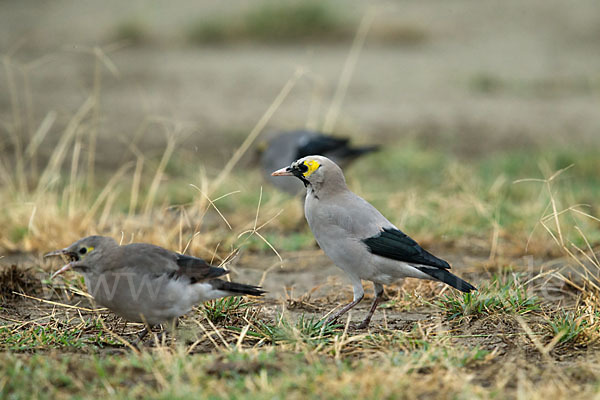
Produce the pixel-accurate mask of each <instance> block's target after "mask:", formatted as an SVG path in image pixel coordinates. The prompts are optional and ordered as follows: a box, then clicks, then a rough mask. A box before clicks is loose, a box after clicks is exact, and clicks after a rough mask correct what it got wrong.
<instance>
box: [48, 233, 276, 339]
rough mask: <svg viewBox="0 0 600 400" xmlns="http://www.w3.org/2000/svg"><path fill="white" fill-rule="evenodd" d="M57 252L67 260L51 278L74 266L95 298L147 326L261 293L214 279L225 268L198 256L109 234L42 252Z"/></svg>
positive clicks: (115, 311) (121, 314) (120, 314)
mask: <svg viewBox="0 0 600 400" xmlns="http://www.w3.org/2000/svg"><path fill="white" fill-rule="evenodd" d="M62 255H64V256H67V257H68V258H69V259H70V262H69V263H68V264H67V265H65V266H64V267H62V268H61V269H59V270H58V271H56V272H55V273H54V274H53V275H52V278H55V277H56V276H57V275H59V274H62V273H63V272H65V271H67V270H70V269H72V270H74V271H77V272H80V273H81V274H83V276H84V278H85V284H86V286H87V290H88V292H89V293H90V294H91V295H92V296H93V297H94V300H95V301H96V302H97V303H98V304H100V305H101V306H104V307H106V308H108V309H110V310H111V311H113V312H114V313H115V314H117V315H119V316H121V317H123V318H124V319H126V320H128V321H132V322H143V323H146V324H148V325H150V326H154V325H159V324H162V323H165V322H174V321H176V319H177V317H180V316H182V315H183V314H186V313H187V312H189V311H190V310H191V308H192V306H194V305H195V304H198V303H201V302H204V301H208V300H212V299H218V298H220V297H226V296H239V295H252V296H260V295H262V294H263V293H264V291H262V290H261V289H260V288H259V287H258V286H251V285H244V284H241V283H234V282H227V281H224V280H220V279H217V278H218V277H220V276H223V275H225V274H227V273H229V271H227V270H225V269H223V268H218V267H213V266H211V265H209V264H207V263H206V262H205V261H204V260H202V259H200V258H196V257H191V256H187V255H184V254H179V253H175V252H172V251H169V250H166V249H163V248H162V247H159V246H155V245H152V244H147V243H132V244H128V245H123V246H120V245H119V244H118V243H117V242H116V241H115V240H114V239H112V238H110V237H105V236H88V237H86V238H83V239H80V240H78V241H77V242H75V243H73V244H72V245H70V246H69V247H66V248H64V249H61V250H56V251H53V252H51V253H48V254H46V255H45V256H44V257H49V256H62ZM146 333H147V330H144V331H142V334H141V336H140V339H139V340H141V339H142V338H143V336H144V335H145V334H146Z"/></svg>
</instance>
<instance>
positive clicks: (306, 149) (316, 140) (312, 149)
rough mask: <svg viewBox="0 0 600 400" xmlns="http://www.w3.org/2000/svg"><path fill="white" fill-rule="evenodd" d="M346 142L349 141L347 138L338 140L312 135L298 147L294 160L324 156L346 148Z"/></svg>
mask: <svg viewBox="0 0 600 400" xmlns="http://www.w3.org/2000/svg"><path fill="white" fill-rule="evenodd" d="M348 141H349V139H347V138H338V137H333V136H326V135H321V134H315V135H312V136H311V137H310V139H309V140H308V141H307V142H306V143H304V144H303V145H302V146H299V147H298V152H297V153H296V159H299V158H302V157H306V156H311V155H315V154H316V155H324V154H325V153H328V152H331V151H334V150H338V149H340V148H343V147H347V146H348Z"/></svg>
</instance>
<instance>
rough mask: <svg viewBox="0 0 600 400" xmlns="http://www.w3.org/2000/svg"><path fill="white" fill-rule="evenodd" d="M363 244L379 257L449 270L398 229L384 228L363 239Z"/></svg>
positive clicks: (448, 266)
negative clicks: (376, 233)
mask: <svg viewBox="0 0 600 400" xmlns="http://www.w3.org/2000/svg"><path fill="white" fill-rule="evenodd" d="M363 242H364V243H365V244H366V245H367V247H368V248H369V251H370V252H371V253H373V254H376V255H378V256H381V257H386V258H391V259H393V260H398V261H404V262H406V263H409V264H420V265H428V266H431V267H436V268H442V269H449V268H450V265H449V264H448V263H447V262H446V261H444V260H442V259H440V258H437V257H436V256H434V255H433V254H431V253H429V252H428V251H427V250H425V249H424V248H422V247H421V246H419V244H418V243H417V242H415V241H414V240H413V239H411V238H410V237H409V236H408V235H407V234H405V233H404V232H402V231H401V230H399V229H393V228H385V229H384V230H383V231H382V232H381V233H379V234H378V235H376V236H372V237H370V238H367V239H363Z"/></svg>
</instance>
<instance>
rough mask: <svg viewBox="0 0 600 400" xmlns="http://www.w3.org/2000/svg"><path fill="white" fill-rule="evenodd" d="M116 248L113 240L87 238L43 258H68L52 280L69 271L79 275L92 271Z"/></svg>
mask: <svg viewBox="0 0 600 400" xmlns="http://www.w3.org/2000/svg"><path fill="white" fill-rule="evenodd" d="M118 246H119V245H118V244H117V242H115V240H114V239H113V238H110V237H106V236H88V237H85V238H83V239H79V240H78V241H76V242H75V243H73V244H72V245H70V246H69V247H65V248H64V249H60V250H55V251H52V252H50V253H48V254H45V255H44V257H52V256H66V258H68V260H69V263H68V264H67V265H65V266H64V267H62V268H61V269H59V270H58V271H56V272H55V273H54V274H53V275H52V278H55V277H56V276H57V275H60V274H62V273H63V272H65V271H68V270H70V269H72V270H74V271H78V272H81V273H86V272H92V271H94V270H95V269H97V268H99V267H100V265H102V264H101V263H99V261H100V260H101V259H102V257H103V256H104V255H106V252H107V251H109V250H110V249H111V248H114V247H118Z"/></svg>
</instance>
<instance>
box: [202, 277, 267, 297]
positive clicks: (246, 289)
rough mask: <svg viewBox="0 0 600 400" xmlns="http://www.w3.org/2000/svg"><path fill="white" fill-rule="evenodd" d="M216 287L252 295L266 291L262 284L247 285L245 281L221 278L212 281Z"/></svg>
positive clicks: (258, 294)
mask: <svg viewBox="0 0 600 400" xmlns="http://www.w3.org/2000/svg"><path fill="white" fill-rule="evenodd" d="M210 283H211V284H212V285H213V287H214V288H215V289H218V290H224V291H226V292H231V293H235V294H247V295H250V296H262V295H263V294H265V293H266V292H265V291H264V290H262V289H261V288H260V286H253V285H245V284H243V283H235V282H227V281H222V280H220V279H213V280H211V281H210Z"/></svg>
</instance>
